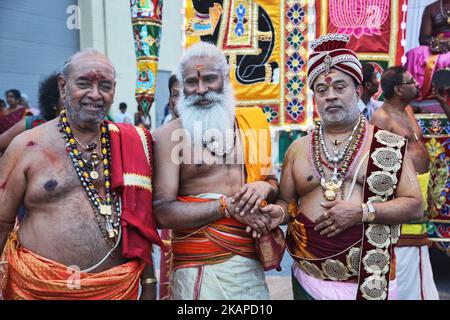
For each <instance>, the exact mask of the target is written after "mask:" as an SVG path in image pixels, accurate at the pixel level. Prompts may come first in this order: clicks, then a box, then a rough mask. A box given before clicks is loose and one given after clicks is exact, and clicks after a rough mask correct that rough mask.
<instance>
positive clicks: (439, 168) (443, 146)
mask: <svg viewBox="0 0 450 320" xmlns="http://www.w3.org/2000/svg"><path fill="white" fill-rule="evenodd" d="M416 118H417V120H418V123H419V125H420V127H421V128H422V131H423V134H424V138H425V145H426V147H427V149H428V153H429V155H430V160H431V161H430V183H429V185H428V209H427V211H428V218H429V222H428V237H429V239H430V240H431V241H433V242H434V244H435V245H436V246H437V247H438V248H439V249H442V250H444V251H446V252H447V254H448V255H450V122H449V120H448V119H447V118H446V117H445V115H443V114H426V115H425V114H424V115H416Z"/></svg>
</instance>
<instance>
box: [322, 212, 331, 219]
mask: <svg viewBox="0 0 450 320" xmlns="http://www.w3.org/2000/svg"><path fill="white" fill-rule="evenodd" d="M323 216H324V217H325V219H328V218H329V217H330V215H329V214H328V211H325V213H324V214H323Z"/></svg>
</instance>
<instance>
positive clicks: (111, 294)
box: [3, 232, 145, 300]
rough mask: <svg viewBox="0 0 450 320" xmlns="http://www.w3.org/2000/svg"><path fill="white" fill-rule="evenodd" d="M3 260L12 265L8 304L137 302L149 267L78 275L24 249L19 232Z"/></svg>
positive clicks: (141, 265)
mask: <svg viewBox="0 0 450 320" xmlns="http://www.w3.org/2000/svg"><path fill="white" fill-rule="evenodd" d="M3 257H4V259H5V260H6V261H7V263H8V265H7V270H6V281H5V284H4V288H3V296H4V298H5V299H6V300H37V299H41V300H136V299H137V297H138V290H139V279H140V276H141V274H142V271H143V270H144V267H145V264H144V263H143V262H142V261H141V260H133V261H130V262H127V263H125V264H122V265H120V266H116V267H114V268H111V269H109V270H106V271H103V272H100V273H83V272H76V271H74V270H73V269H71V268H68V267H67V266H64V265H62V264H60V263H57V262H54V261H51V260H49V259H46V258H44V257H41V256H39V255H37V254H35V253H33V252H31V251H29V250H27V249H25V248H23V247H22V246H21V245H20V242H19V239H18V237H17V233H16V232H13V233H11V235H10V237H9V239H8V242H7V243H6V246H5V251H4V253H3Z"/></svg>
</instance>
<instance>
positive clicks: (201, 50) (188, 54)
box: [177, 42, 230, 84]
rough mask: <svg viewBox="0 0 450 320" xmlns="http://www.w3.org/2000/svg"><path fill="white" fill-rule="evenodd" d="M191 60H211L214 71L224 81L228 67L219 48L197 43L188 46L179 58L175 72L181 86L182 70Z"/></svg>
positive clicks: (209, 44) (205, 43) (228, 70)
mask: <svg viewBox="0 0 450 320" xmlns="http://www.w3.org/2000/svg"><path fill="white" fill-rule="evenodd" d="M193 58H212V59H213V60H214V66H215V68H216V70H217V71H219V72H220V73H221V74H222V77H223V78H224V79H226V77H227V76H228V74H229V72H230V66H229V65H228V63H227V59H226V58H225V55H224V54H223V52H222V51H220V50H219V48H217V47H216V46H215V45H213V44H211V43H208V42H198V43H196V44H193V45H192V46H190V47H189V48H188V49H187V50H186V51H185V52H184V54H183V57H182V58H181V61H180V65H179V67H178V72H177V78H178V79H179V80H180V82H181V84H183V81H184V77H183V71H184V68H185V67H186V65H187V64H188V63H189V61H190V60H191V59H193Z"/></svg>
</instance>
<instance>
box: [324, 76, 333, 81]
mask: <svg viewBox="0 0 450 320" xmlns="http://www.w3.org/2000/svg"><path fill="white" fill-rule="evenodd" d="M331 81H333V78H332V77H330V76H328V77H325V82H326V83H330V82H331Z"/></svg>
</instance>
